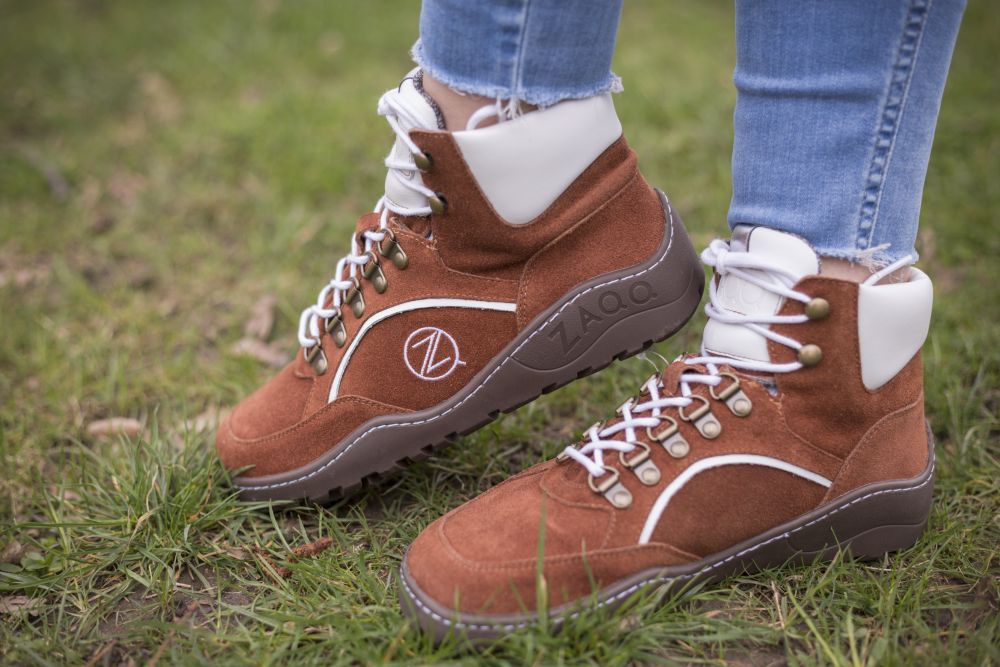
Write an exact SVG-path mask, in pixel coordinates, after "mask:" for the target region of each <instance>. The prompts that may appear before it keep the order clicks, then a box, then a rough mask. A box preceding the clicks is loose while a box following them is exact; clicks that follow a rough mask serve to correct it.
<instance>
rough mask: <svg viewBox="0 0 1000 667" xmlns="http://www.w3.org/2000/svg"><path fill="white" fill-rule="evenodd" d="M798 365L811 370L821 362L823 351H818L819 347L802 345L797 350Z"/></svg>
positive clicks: (810, 344) (811, 344)
mask: <svg viewBox="0 0 1000 667" xmlns="http://www.w3.org/2000/svg"><path fill="white" fill-rule="evenodd" d="M798 357H799V363H800V364H802V365H803V366H805V367H806V368H812V367H813V366H816V365H818V364H819V362H821V361H823V350H822V349H820V346H819V345H814V344H813V343H809V344H808V345H803V346H802V347H801V348H800V349H799V354H798Z"/></svg>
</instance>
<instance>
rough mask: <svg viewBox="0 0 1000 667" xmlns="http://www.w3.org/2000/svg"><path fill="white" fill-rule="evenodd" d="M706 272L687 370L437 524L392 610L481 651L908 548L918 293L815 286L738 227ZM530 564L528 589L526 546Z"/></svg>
mask: <svg viewBox="0 0 1000 667" xmlns="http://www.w3.org/2000/svg"><path fill="white" fill-rule="evenodd" d="M703 258H704V259H705V261H706V262H707V263H709V264H711V265H713V266H714V267H715V270H716V276H717V278H716V280H715V281H713V283H712V289H711V302H710V303H709V304H708V306H707V307H706V311H707V313H708V315H709V317H710V321H709V324H708V326H707V327H706V330H705V336H704V343H703V347H702V353H701V355H700V356H697V357H694V356H692V357H686V358H684V357H682V358H679V359H678V360H676V361H674V362H673V363H671V364H670V365H669V366H667V368H666V369H665V370H664V372H663V373H662V374H660V375H654V376H653V377H651V378H650V379H649V380H648V381H647V382H646V383H645V384H644V385H643V387H642V390H641V392H640V394H639V395H638V396H637V397H635V398H632V399H630V400H628V401H626V402H625V403H624V404H623V405H622V406H621V407H620V408H619V409H618V412H617V415H616V416H615V417H614V418H612V419H610V420H608V421H606V422H604V423H598V424H595V425H594V426H593V427H591V428H590V429H589V430H588V431H587V432H586V434H585V436H584V439H583V441H582V442H581V443H580V444H579V445H577V446H575V447H568V448H567V449H566V450H565V451H564V452H563V454H562V455H560V457H559V458H558V459H556V460H555V461H549V462H547V463H543V464H540V465H537V466H535V467H533V468H531V469H529V470H527V471H525V472H523V473H521V474H519V475H517V476H515V477H513V478H511V479H509V480H507V481H506V482H504V483H503V484H500V485H499V486H497V487H496V488H494V489H492V490H490V491H488V492H486V493H485V494H483V495H481V496H479V497H478V498H476V499H474V500H472V501H471V502H469V503H466V504H465V505H463V506H461V507H459V508H457V509H455V510H453V511H452V512H450V513H448V514H447V515H445V516H443V517H441V518H440V519H438V520H437V521H435V522H434V523H432V524H431V525H430V526H428V527H427V529H426V530H425V531H424V532H423V533H422V534H421V535H420V536H419V537H418V538H417V539H416V541H415V542H414V543H413V545H412V546H411V547H410V549H409V552H408V553H407V555H406V557H405V558H404V561H403V564H402V568H401V575H402V576H401V586H400V596H401V600H402V604H403V609H404V610H405V611H406V612H408V613H409V614H411V615H412V616H414V617H415V618H416V619H417V621H418V622H419V623H420V625H421V626H423V627H424V628H425V629H427V630H429V631H430V632H433V633H435V634H436V635H437V636H438V637H442V636H444V635H445V634H447V633H460V634H465V635H468V636H470V637H472V638H483V637H495V636H498V635H501V634H503V633H505V632H508V631H510V630H512V629H516V628H519V627H523V626H525V625H528V624H532V623H534V622H536V621H537V619H538V614H539V612H540V609H539V601H540V600H542V601H544V603H545V608H546V610H547V613H548V614H549V615H550V618H551V623H553V624H555V625H558V624H560V623H561V622H562V621H563V620H564V619H565V618H566V617H567V615H570V614H576V613H580V611H581V610H582V609H586V608H590V609H593V608H594V606H597V607H612V606H614V605H617V604H620V603H621V602H622V601H623V600H625V599H626V598H627V597H629V596H630V595H632V594H633V593H635V592H637V591H640V590H644V589H648V588H649V587H651V586H661V585H666V586H672V587H681V586H686V585H689V584H691V583H693V582H695V581H701V580H706V579H708V580H716V579H720V578H722V577H725V576H728V575H731V574H734V573H737V572H742V571H746V570H751V571H752V570H755V569H758V568H765V567H770V566H774V565H778V564H781V563H784V562H786V561H789V560H793V559H801V560H812V559H817V558H819V559H826V558H830V557H832V555H833V554H834V553H835V552H836V551H837V550H838V548H845V549H849V550H850V552H851V553H853V554H854V555H855V556H858V557H862V558H874V557H878V556H881V555H882V554H884V553H886V552H889V551H893V550H897V549H901V548H905V547H908V546H910V545H912V544H913V543H914V541H915V540H916V539H917V537H918V536H919V535H920V534H921V532H922V531H923V528H924V525H925V523H926V521H927V516H928V512H929V506H930V501H931V492H932V488H933V470H934V458H933V447H932V444H931V441H930V435H929V432H928V430H927V428H926V424H925V420H924V408H923V379H922V369H921V362H920V354H919V349H920V347H921V345H922V344H923V341H924V338H925V336H926V334H927V327H928V323H929V319H930V308H931V298H932V297H931V284H930V280H929V279H928V278H927V276H926V275H924V274H923V273H921V272H920V271H917V270H915V269H906V268H901V267H903V265H904V264H905V263H906V262H900V263H897V265H896V266H893V267H888V268H889V269H901V270H902V271H903V272H905V271H909V274H908V279H904V280H905V281H904V282H893V283H890V282H884V281H883V282H882V283H879V281H880V280H881V279H882V277H883V275H885V274H887V273H888V271H886V272H879V274H876V275H873V276H872V277H871V278H870V279H869V280H867V281H865V283H862V284H860V285H859V284H857V283H853V282H848V281H845V280H838V279H834V278H828V277H824V276H822V275H817V274H820V273H821V272H820V262H819V259H818V258H817V256H816V255H815V253H814V252H813V251H812V250H811V249H810V247H809V246H808V244H807V243H806V242H805V241H803V240H801V239H799V238H798V237H795V236H792V235H789V234H784V233H781V232H776V231H773V230H770V229H766V228H763V227H754V228H750V227H740V228H737V230H736V231H735V233H734V238H733V240H732V241H731V242H730V243H728V244H727V243H725V242H722V241H715V242H713V243H712V245H711V246H710V247H709V249H708V250H706V251H705V253H704V254H703ZM541 533H544V560H543V562H542V563H541V566H542V567H541V576H540V577H539V576H538V571H539V570H538V567H539V563H538V551H539V541H538V540H539V535H540V534H541Z"/></svg>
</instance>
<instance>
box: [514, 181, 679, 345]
mask: <svg viewBox="0 0 1000 667" xmlns="http://www.w3.org/2000/svg"><path fill="white" fill-rule="evenodd" d="M623 220H626V221H629V223H630V224H628V229H627V230H624V229H623V228H622V221H623ZM623 232H624V233H625V234H627V236H623ZM663 234H664V226H663V209H662V207H661V205H660V202H659V200H658V198H657V196H656V193H655V192H653V190H652V188H650V187H649V184H648V183H646V181H645V180H643V179H642V177H640V176H639V175H638V173H636V174H635V175H634V176H633V177H632V180H630V181H629V182H628V184H627V185H625V187H623V188H622V189H621V190H619V191H618V192H615V193H614V194H611V195H610V196H609V198H608V199H607V201H606V202H605V203H603V204H601V205H600V207H599V208H598V209H596V210H595V211H594V213H592V214H591V215H590V216H588V217H586V218H584V219H583V220H581V221H580V222H579V223H577V224H576V225H574V226H573V227H571V228H570V229H567V230H566V231H565V232H564V233H563V234H561V235H560V236H558V237H556V238H555V239H553V240H552V241H550V242H549V243H548V244H546V245H545V247H543V248H542V249H541V250H540V251H539V252H538V253H537V254H536V255H535V256H534V257H532V258H531V259H530V260H528V262H527V264H526V265H525V267H524V272H523V274H522V278H521V291H520V293H519V294H518V299H517V319H518V325H519V326H520V327H521V328H523V327H524V326H525V325H526V324H527V323H528V322H530V321H531V318H533V317H535V316H536V315H538V313H540V312H542V311H543V310H544V309H545V308H546V307H548V305H549V304H550V303H552V302H553V301H555V299H556V298H558V296H559V295H560V294H563V293H564V292H566V291H567V290H568V289H570V288H571V287H573V286H574V285H578V284H580V283H582V282H584V281H586V280H589V279H590V278H592V277H593V276H594V275H595V274H601V273H610V272H611V271H615V270H616V269H619V268H622V267H625V266H631V265H633V264H637V263H639V261H641V259H642V258H645V257H649V256H650V255H652V254H653V253H654V252H655V251H656V249H657V248H659V247H660V243H661V242H662V240H663Z"/></svg>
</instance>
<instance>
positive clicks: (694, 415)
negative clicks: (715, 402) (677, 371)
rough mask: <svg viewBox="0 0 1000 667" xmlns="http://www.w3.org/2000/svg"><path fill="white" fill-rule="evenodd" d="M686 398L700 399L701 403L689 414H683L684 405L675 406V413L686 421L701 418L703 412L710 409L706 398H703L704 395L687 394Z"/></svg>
mask: <svg viewBox="0 0 1000 667" xmlns="http://www.w3.org/2000/svg"><path fill="white" fill-rule="evenodd" d="M688 398H690V399H691V400H697V401H700V402H701V405H700V406H699V407H697V408H695V409H694V412H692V413H691V414H685V413H684V407H680V408H677V414H679V415H680V417H681V419H683V420H684V421H686V422H693V421H695V420H698V419H701V418H702V417H703V416H704V415H705V413H707V412H709V411H710V410H711V409H712V408H711V406H710V405H709V404H708V399H707V398H705V397H704V396H698V395H697V394H696V395H694V396H688Z"/></svg>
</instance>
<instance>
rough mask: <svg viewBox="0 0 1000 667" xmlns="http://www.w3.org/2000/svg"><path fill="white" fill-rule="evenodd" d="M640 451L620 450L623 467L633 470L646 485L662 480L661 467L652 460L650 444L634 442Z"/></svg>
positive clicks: (619, 455)
mask: <svg viewBox="0 0 1000 667" xmlns="http://www.w3.org/2000/svg"><path fill="white" fill-rule="evenodd" d="M632 444H633V445H635V446H636V447H637V448H638V451H636V450H632V451H631V452H618V460H619V461H620V462H621V464H622V467H624V468H626V469H628V470H631V471H632V472H633V473H635V476H636V477H637V478H638V479H639V481H640V482H642V483H643V484H645V485H646V486H652V485H653V484H656V483H657V482H659V481H660V469H659V468H657V467H656V464H655V463H653V461H652V460H650V458H649V457H650V454H651V453H652V452H651V450H650V448H649V445H647V444H646V443H644V442H633V443H632Z"/></svg>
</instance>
